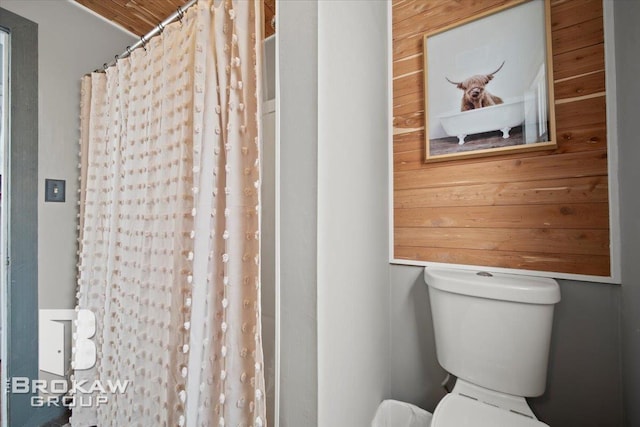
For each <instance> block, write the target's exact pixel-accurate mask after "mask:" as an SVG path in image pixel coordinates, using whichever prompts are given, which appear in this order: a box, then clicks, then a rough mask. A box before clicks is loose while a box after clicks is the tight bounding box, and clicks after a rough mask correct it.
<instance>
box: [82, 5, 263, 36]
mask: <svg viewBox="0 0 640 427" xmlns="http://www.w3.org/2000/svg"><path fill="white" fill-rule="evenodd" d="M75 1H76V2H77V3H80V4H81V5H83V6H85V7H87V8H89V9H91V10H93V11H94V12H96V13H97V14H99V15H101V16H103V17H104V18H106V19H108V20H109V21H111V22H114V23H116V24H118V25H120V26H122V27H124V28H126V29H127V30H129V31H131V32H132V33H134V34H136V35H138V36H140V37H142V36H143V35H145V34H147V33H148V32H149V31H151V30H152V29H153V27H155V26H156V25H158V24H159V23H160V22H162V21H163V20H164V19H166V18H167V17H168V16H169V15H171V14H172V13H173V12H175V11H176V10H177V9H178V7H180V6H182V5H184V4H185V3H186V2H187V1H188V0H75ZM275 14H276V0H264V31H265V37H269V36H270V35H272V34H273V33H274V32H275V30H274V28H273V27H272V26H271V20H272V19H273V17H274V16H275Z"/></svg>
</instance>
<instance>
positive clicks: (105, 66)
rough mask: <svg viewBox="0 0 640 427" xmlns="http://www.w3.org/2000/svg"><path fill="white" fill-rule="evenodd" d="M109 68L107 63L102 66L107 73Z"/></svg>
mask: <svg viewBox="0 0 640 427" xmlns="http://www.w3.org/2000/svg"><path fill="white" fill-rule="evenodd" d="M107 68H109V64H107V63H106V62H105V63H104V64H102V69H103V70H105V71H107Z"/></svg>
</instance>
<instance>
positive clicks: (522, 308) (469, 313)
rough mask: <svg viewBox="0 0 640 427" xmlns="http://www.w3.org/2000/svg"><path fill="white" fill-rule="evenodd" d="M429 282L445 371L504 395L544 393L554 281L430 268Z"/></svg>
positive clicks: (556, 293) (555, 299) (555, 298)
mask: <svg viewBox="0 0 640 427" xmlns="http://www.w3.org/2000/svg"><path fill="white" fill-rule="evenodd" d="M425 281H426V283H427V285H429V298H430V300H431V313H432V316H433V329H434V332H435V343H436V352H437V355H438V362H440V365H442V367H443V368H445V369H446V370H447V371H448V372H450V373H452V374H453V375H455V376H457V377H459V378H462V379H464V380H466V381H468V382H471V383H473V384H476V385H478V386H481V387H484V388H488V389H491V390H495V391H498V392H502V393H508V394H512V395H516V396H524V397H534V396H539V395H541V394H542V393H544V389H545V386H546V378H547V364H548V359H549V342H550V339H551V327H552V322H553V308H554V304H556V303H557V302H559V301H560V288H559V287H558V283H557V282H556V281H555V280H553V279H547V278H540V277H528V276H520V275H513V274H501V273H486V272H477V271H463V270H444V269H435V268H430V267H427V268H426V269H425Z"/></svg>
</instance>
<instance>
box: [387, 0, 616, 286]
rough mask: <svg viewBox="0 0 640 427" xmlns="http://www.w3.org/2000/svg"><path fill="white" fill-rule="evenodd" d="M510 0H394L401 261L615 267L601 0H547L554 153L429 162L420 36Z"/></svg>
mask: <svg viewBox="0 0 640 427" xmlns="http://www.w3.org/2000/svg"><path fill="white" fill-rule="evenodd" d="M510 2H511V0H464V1H457V0H436V1H427V0H393V3H392V18H393V116H394V118H393V168H394V170H393V185H394V188H393V203H394V258H395V259H397V260H417V261H432V262H444V263H454V264H466V265H479V266H488V267H505V268H516V269H525V270H538V271H551V272H563V273H575V274H587V275H595V276H609V275H610V260H609V217H608V216H609V206H608V178H607V140H606V135H607V125H606V104H605V101H606V93H605V65H604V31H603V11H602V0H551V26H552V41H553V70H554V73H553V76H554V89H555V99H556V125H557V126H556V127H557V135H556V138H557V142H558V148H557V149H556V150H554V151H541V152H529V153H514V154H503V155H500V156H493V157H484V158H478V159H460V160H455V161H452V162H440V163H429V164H426V163H425V162H424V160H423V159H424V150H425V141H424V139H425V137H424V99H423V98H424V89H423V54H422V49H423V46H422V38H423V35H424V34H425V33H427V32H431V31H434V30H436V29H438V28H442V27H445V26H447V25H450V24H452V23H454V22H456V21H459V20H463V19H465V18H468V17H470V16H473V15H475V14H477V13H480V12H482V11H486V10H488V9H491V8H494V7H496V6H500V5H504V4H506V3H510Z"/></svg>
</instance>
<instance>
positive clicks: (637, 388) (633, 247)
mask: <svg viewBox="0 0 640 427" xmlns="http://www.w3.org/2000/svg"><path fill="white" fill-rule="evenodd" d="M614 7H615V38H616V85H617V92H618V93H617V104H618V141H619V145H618V147H619V156H620V163H619V171H618V173H619V174H618V177H619V179H620V211H621V221H622V222H621V224H622V318H621V319H622V368H623V370H622V373H623V375H622V377H623V381H624V397H625V399H624V401H625V420H626V425H628V426H640V405H639V402H640V263H639V262H638V254H639V253H640V197H639V193H638V183H639V182H640V166H639V165H638V161H639V160H640V138H638V126H637V122H638V117H640V101H638V100H639V99H640V82H639V81H638V77H639V76H640V58H639V57H638V47H639V46H640V26H638V19H640V2H638V1H636V0H616V1H615V3H614Z"/></svg>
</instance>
